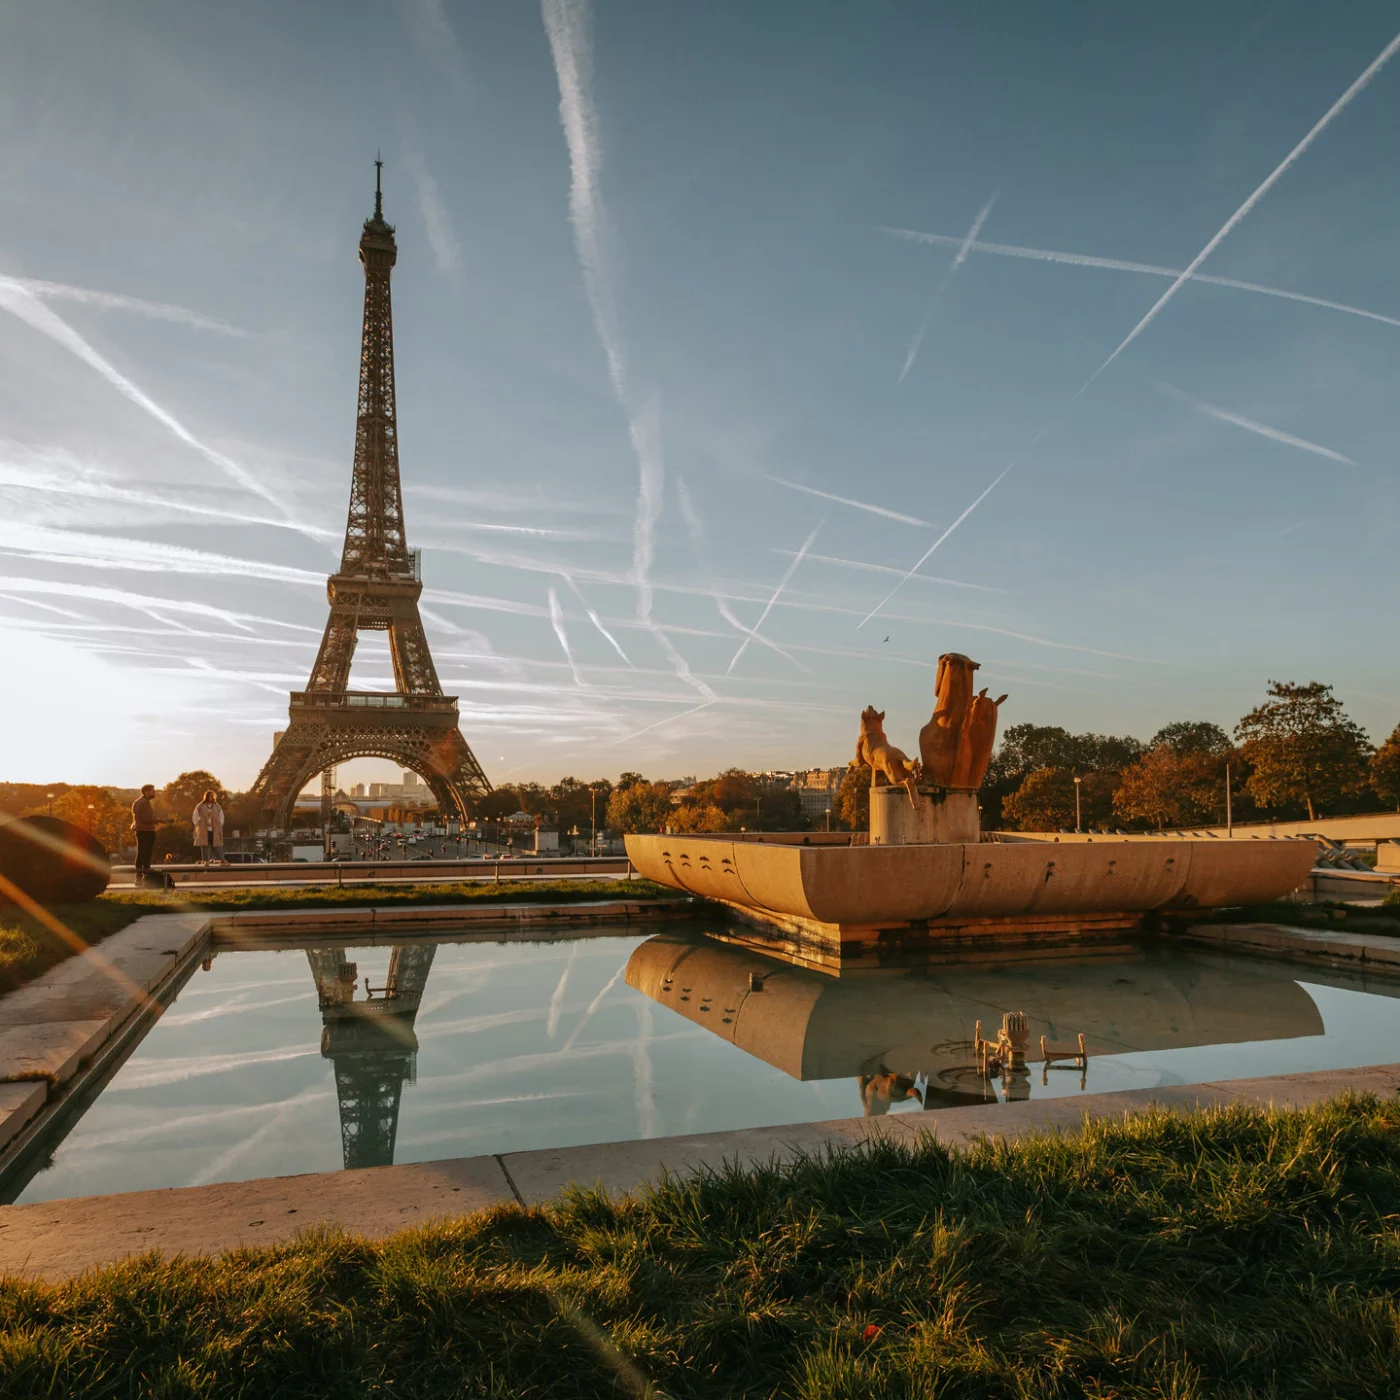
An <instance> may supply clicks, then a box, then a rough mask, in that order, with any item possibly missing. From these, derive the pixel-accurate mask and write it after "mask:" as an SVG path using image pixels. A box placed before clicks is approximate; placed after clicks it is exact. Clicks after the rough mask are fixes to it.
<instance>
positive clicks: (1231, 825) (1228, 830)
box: [1225, 763, 1235, 836]
mask: <svg viewBox="0 0 1400 1400" xmlns="http://www.w3.org/2000/svg"><path fill="white" fill-rule="evenodd" d="M1234 834H1235V814H1234V812H1233V811H1232V810H1231V808H1230V765H1229V764H1228V763H1227V764H1226V765H1225V835H1226V836H1233V835H1234Z"/></svg>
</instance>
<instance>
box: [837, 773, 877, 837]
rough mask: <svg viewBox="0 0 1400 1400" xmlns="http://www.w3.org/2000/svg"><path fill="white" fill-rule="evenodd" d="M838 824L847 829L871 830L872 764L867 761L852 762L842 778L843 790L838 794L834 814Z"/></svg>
mask: <svg viewBox="0 0 1400 1400" xmlns="http://www.w3.org/2000/svg"><path fill="white" fill-rule="evenodd" d="M832 815H833V816H835V818H836V821H837V824H838V825H840V826H844V827H845V828H846V830H847V831H869V830H870V766H869V765H868V764H865V763H857V764H852V765H851V767H849V768H848V769H846V776H845V777H844V778H842V779H841V790H840V791H839V792H838V793H837V794H836V807H835V811H834V812H833V814H832Z"/></svg>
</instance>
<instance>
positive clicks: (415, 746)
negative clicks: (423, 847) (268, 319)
mask: <svg viewBox="0 0 1400 1400" xmlns="http://www.w3.org/2000/svg"><path fill="white" fill-rule="evenodd" d="M383 164H384V162H383V161H382V160H381V159H380V158H379V157H378V155H376V156H375V161H374V165H375V179H374V217H373V218H372V219H366V220H365V223H364V228H363V229H362V230H361V232H360V262H361V264H362V265H363V267H364V274H365V309H364V329H363V332H362V334H361V337H360V385H359V397H358V403H357V406H356V415H355V460H354V465H353V467H352V469H351V474H350V511H349V515H348V517H347V519H346V522H345V548H344V549H343V550H342V552H341V557H340V568H339V570H337V572H336V573H334V574H332V575H331V577H330V578H329V579H328V580H327V581H326V596H327V599H328V601H329V602H330V617H329V619H328V620H327V622H326V631H325V635H324V636H323V637H322V639H321V649H320V651H319V652H318V653H317V655H316V662H315V664H314V665H313V666H312V668H311V677H310V679H309V680H308V681H307V683H306V689H305V690H304V691H294V692H293V693H292V698H291V708H290V719H291V723H290V725H289V727H288V728H287V730H286V731H285V732H284V733H283V734H282V736H281V738H280V739H279V740H278V742H277V745H276V747H275V748H274V750H273V753H272V757H271V758H270V759H268V761H267V763H266V764H265V765H264V766H263V770H262V772H261V774H259V776H258V780H257V782H256V783H255V784H254V785H253V788H252V790H251V792H250V793H249V796H250V798H256V800H257V806H258V809H259V810H260V811H261V812H262V813H263V815H264V817H265V818H270V819H271V820H272V821H273V822H274V823H275V824H277V825H279V826H282V827H284V828H285V827H286V826H287V825H288V823H289V821H290V819H291V813H292V807H293V804H294V803H295V801H296V797H297V794H298V793H299V792H300V791H301V790H302V788H303V787H304V786H305V784H306V783H307V782H309V781H310V780H311V779H312V778H314V777H315V776H316V775H317V774H318V773H322V772H324V771H325V770H326V769H327V768H330V767H332V766H334V765H336V764H339V763H345V762H347V761H349V760H350V759H352V758H370V757H374V758H387V759H389V760H391V761H392V762H394V763H397V764H399V765H400V766H402V767H404V768H407V769H409V770H411V771H412V772H414V773H417V774H418V776H419V777H421V778H422V779H423V780H424V781H425V782H426V783H427V784H428V786H429V788H430V789H431V790H432V793H433V795H434V796H435V797H436V798H437V800H438V806H439V808H440V810H441V811H442V813H443V815H444V816H445V817H447V816H455V817H458V818H464V817H466V816H467V815H468V807H469V805H470V803H471V801H472V799H473V798H476V797H483V796H485V795H486V794H487V793H488V792H490V791H491V784H490V782H489V781H488V780H487V777H486V774H485V773H484V772H482V770H481V765H480V764H479V763H478V762H477V761H476V757H475V755H474V754H473V753H472V751H471V749H470V748H469V747H468V745H467V741H466V740H465V739H463V737H462V734H461V731H460V730H459V729H458V727H457V699H456V697H455V696H450V695H444V694H443V693H442V684H441V682H440V681H439V680H438V674H437V668H436V667H435V666H434V665H433V658H432V654H431V653H430V652H429V650H428V638H427V635H426V634H425V633H424V631H423V620H422V617H421V616H420V615H419V611H418V599H419V597H420V595H421V594H422V592H423V582H422V578H421V574H420V568H419V556H418V551H417V550H410V549H409V547H408V539H407V535H406V532H405V529H404V517H403V491H402V487H401V485H400V481H399V436H398V409H397V404H396V400H395V390H394V316H393V304H392V298H391V296H390V287H389V284H390V278H391V275H392V273H393V270H394V264H395V263H396V262H397V261H398V256H399V250H398V244H397V243H396V242H395V240H394V228H393V225H392V224H388V223H385V221H384V213H383V210H384V194H383V185H382V180H381V171H382V169H383ZM365 629H369V630H371V631H381V632H388V634H389V654H390V657H391V659H392V661H393V664H394V689H393V691H392V692H390V693H389V694H382V693H377V692H370V691H354V690H351V689H350V663H351V660H352V659H353V657H354V655H355V643H356V641H357V640H358V638H359V634H360V632H361V631H363V630H365Z"/></svg>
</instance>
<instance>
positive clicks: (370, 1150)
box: [306, 943, 437, 1168]
mask: <svg viewBox="0 0 1400 1400" xmlns="http://www.w3.org/2000/svg"><path fill="white" fill-rule="evenodd" d="M436 952H437V945H436V944H433V943H412V944H398V945H396V946H395V947H394V950H393V952H392V953H391V954H390V956H389V973H388V976H387V977H386V978H385V982H384V985H383V986H382V987H381V988H380V989H379V990H378V991H377V992H376V991H375V990H374V989H373V988H372V987H371V986H370V985H369V978H368V977H366V978H365V996H364V998H363V999H362V1000H360V1001H356V1000H355V988H356V986H357V985H358V983H359V968H358V967H357V966H356V964H355V963H352V962H350V961H348V960H347V958H346V956H345V950H344V949H343V948H309V949H307V953H306V960H307V962H309V963H310V964H311V975H312V976H313V977H314V978H315V979H316V997H317V1002H318V1003H319V1005H320V1008H321V1023H322V1025H321V1054H322V1055H323V1056H325V1058H326V1059H328V1060H329V1061H330V1062H331V1063H332V1065H334V1067H335V1097H336V1102H337V1104H338V1105H339V1108H340V1146H341V1153H342V1158H343V1160H344V1162H345V1165H346V1167H347V1168H348V1167H387V1166H391V1165H392V1164H393V1161H394V1142H395V1140H396V1139H397V1137H398V1132H399V1101H400V1099H401V1098H402V1097H403V1086H404V1085H405V1084H412V1083H413V1082H414V1081H415V1079H416V1078H417V1056H418V1036H417V1034H416V1033H415V1031H414V1028H413V1023H414V1021H415V1019H416V1018H417V1016H418V1006H419V1003H420V1002H421V1001H422V1000H423V991H424V988H425V987H426V986H427V984H428V973H429V972H431V971H432V967H433V955H434V954H435V953H436Z"/></svg>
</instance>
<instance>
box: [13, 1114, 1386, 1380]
mask: <svg viewBox="0 0 1400 1400" xmlns="http://www.w3.org/2000/svg"><path fill="white" fill-rule="evenodd" d="M1398 1219H1400V1101H1396V1100H1389V1101H1377V1100H1375V1099H1351V1100H1342V1101H1337V1102H1333V1103H1330V1104H1324V1105H1321V1106H1319V1107H1317V1108H1314V1109H1310V1110H1307V1111H1304V1112H1277V1113H1265V1112H1261V1111H1257V1110H1251V1109H1246V1108H1230V1109H1225V1110H1215V1111H1211V1112H1208V1113H1204V1114H1197V1115H1192V1116H1190V1117H1178V1116H1173V1115H1170V1114H1167V1113H1156V1114H1150V1115H1145V1116H1142V1117H1138V1118H1134V1119H1131V1120H1127V1121H1124V1120H1118V1121H1116V1122H1111V1123H1102V1124H1096V1125H1093V1126H1090V1127H1089V1128H1087V1129H1086V1130H1085V1131H1084V1132H1083V1133H1082V1134H1078V1135H1075V1136H1071V1137H1061V1138H1055V1137H1044V1138H1038V1139H1035V1140H1031V1141H1028V1142H1024V1143H1021V1144H1019V1145H1011V1146H1007V1145H1003V1144H983V1145H980V1146H977V1147H974V1148H971V1149H967V1150H964V1151H950V1150H948V1149H945V1148H942V1147H939V1146H937V1145H936V1144H934V1143H933V1142H932V1141H926V1142H925V1144H924V1145H922V1146H918V1147H898V1146H894V1145H888V1144H877V1145H875V1146H874V1147H873V1148H871V1149H869V1150H863V1151H860V1152H854V1153H847V1154H842V1155H838V1156H835V1157H833V1158H830V1159H825V1160H809V1161H806V1162H801V1163H798V1164H796V1165H793V1166H790V1167H785V1168H770V1169H765V1170H759V1171H744V1172H741V1171H737V1170H736V1171H732V1172H729V1173H727V1174H714V1175H708V1176H703V1177H699V1178H695V1179H685V1180H673V1181H671V1182H669V1183H667V1184H666V1185H664V1186H662V1187H661V1188H659V1189H657V1190H656V1191H655V1192H650V1193H642V1194H638V1195H636V1196H631V1197H621V1198H617V1199H613V1200H610V1199H608V1198H606V1197H604V1196H602V1195H598V1194H591V1193H589V1194H578V1195H575V1196H573V1197H572V1198H569V1199H566V1200H564V1201H563V1202H561V1203H559V1204H557V1205H553V1206H550V1207H548V1208H543V1209H528V1210H527V1209H524V1208H520V1207H505V1208H498V1209H496V1210H494V1211H490V1212H487V1213H484V1214H481V1215H477V1216H472V1217H468V1218H465V1219H463V1220H460V1221H457V1222H455V1223H449V1224H439V1225H435V1226H430V1227H426V1228H422V1229H418V1230H414V1231H411V1232H407V1233H404V1234H401V1235H398V1236H396V1237H394V1238H392V1239H390V1240H387V1241H385V1242H383V1243H379V1244H373V1243H368V1242H366V1241H364V1240H359V1239H355V1238H353V1237H350V1236H344V1235H322V1236H308V1237H304V1238H303V1239H302V1240H300V1241H299V1242H297V1243H295V1244H292V1245H288V1246H283V1247H280V1248H274V1249H266V1250H259V1251H247V1252H239V1253H234V1254H229V1255H226V1256H225V1257H223V1258H222V1259H221V1260H219V1261H217V1262H207V1261H202V1262H197V1263H196V1262H189V1261H176V1262H162V1261H160V1260H159V1259H157V1258H155V1257H150V1258H147V1259H145V1260H140V1261H133V1262H129V1263H127V1264H123V1265H120V1266H117V1267H114V1268H112V1269H108V1270H106V1271H104V1272H102V1273H100V1274H93V1275H89V1276H87V1277H85V1278H82V1279H79V1280H77V1281H74V1282H72V1283H69V1284H65V1285H60V1286H54V1287H48V1286H41V1285H34V1284H28V1283H20V1282H15V1281H10V1282H5V1283H2V1284H0V1393H3V1394H5V1395H6V1396H7V1397H10V1396H12V1397H17V1398H18V1397H29V1396H59V1395H62V1396H64V1397H66V1398H67V1400H87V1397H98V1396H101V1397H104V1400H105V1398H106V1397H136V1396H142V1397H144V1396H163V1397H173V1396H199V1397H224V1396H229V1397H232V1396H247V1397H254V1396H256V1397H260V1400H261V1397H267V1398H268V1400H274V1398H275V1397H291V1396H297V1397H308V1400H309V1398H310V1397H316V1398H317V1400H321V1397H341V1396H345V1397H349V1396H357V1397H358V1396H366V1395H377V1396H414V1397H417V1396H443V1397H447V1396H496V1397H512V1400H525V1398H526V1397H546V1396H548V1397H560V1398H561V1400H563V1397H595V1396H596V1397H605V1396H606V1397H617V1396H637V1397H639V1396H643V1395H652V1396H672V1397H677V1400H680V1397H695V1398H696V1400H700V1397H707V1398H708V1397H714V1398H715V1400H720V1397H724V1400H730V1397H740V1396H743V1397H778V1396H781V1397H788V1396H793V1397H800V1398H801V1400H818V1397H821V1400H835V1397H843V1400H846V1398H849V1400H878V1398H881V1397H900V1400H915V1397H926V1396H938V1397H966V1398H967V1400H985V1397H1007V1400H1010V1397H1016V1400H1035V1398H1037V1397H1052V1396H1053V1397H1071V1396H1092V1397H1099V1400H1108V1397H1115V1398H1116V1400H1128V1397H1147V1396H1154V1397H1164V1398H1165V1397H1172V1400H1206V1397H1211V1400H1215V1398H1216V1397H1230V1400H1244V1397H1255V1396H1257V1397H1270V1398H1271V1400H1291V1397H1300V1400H1301V1397H1308V1398H1309V1400H1312V1398H1313V1397H1353V1396H1354V1397H1361V1396H1366V1397H1378V1396H1394V1395H1397V1394H1400V1234H1398V1233H1397V1220H1398Z"/></svg>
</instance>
